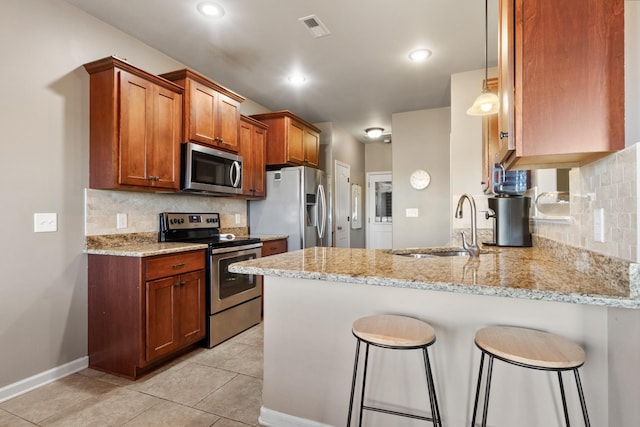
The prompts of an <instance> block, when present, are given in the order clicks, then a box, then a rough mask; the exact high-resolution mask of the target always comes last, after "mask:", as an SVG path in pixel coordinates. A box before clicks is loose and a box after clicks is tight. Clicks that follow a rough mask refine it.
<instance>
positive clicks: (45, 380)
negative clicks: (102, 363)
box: [0, 356, 89, 403]
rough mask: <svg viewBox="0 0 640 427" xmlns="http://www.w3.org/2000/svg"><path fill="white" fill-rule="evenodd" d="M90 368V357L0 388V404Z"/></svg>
mask: <svg viewBox="0 0 640 427" xmlns="http://www.w3.org/2000/svg"><path fill="white" fill-rule="evenodd" d="M88 366H89V357H88V356H84V357H81V358H79V359H76V360H72V361H71V362H69V363H65V364H64V365H60V366H56V367H55V368H52V369H49V370H48V371H44V372H41V373H39V374H36V375H34V376H32V377H29V378H25V379H23V380H20V381H18V382H15V383H13V384H9V385H6V386H4V387H2V388H0V403H1V402H4V401H5V400H9V399H11V398H14V397H16V396H19V395H21V394H23V393H26V392H28V391H31V390H33V389H36V388H38V387H42V386H43V385H45V384H49V383H50V382H53V381H55V380H58V379H60V378H63V377H66V376H67V375H71V374H73V373H75V372H78V371H81V370H83V369H85V368H86V367H88Z"/></svg>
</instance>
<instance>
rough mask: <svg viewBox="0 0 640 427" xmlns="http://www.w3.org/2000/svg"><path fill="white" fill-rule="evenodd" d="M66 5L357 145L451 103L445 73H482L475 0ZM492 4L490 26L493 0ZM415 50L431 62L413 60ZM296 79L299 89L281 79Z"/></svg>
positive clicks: (150, 0) (90, 0) (103, 1)
mask: <svg viewBox="0 0 640 427" xmlns="http://www.w3.org/2000/svg"><path fill="white" fill-rule="evenodd" d="M66 1H67V2H68V3H71V4H73V5H76V6H77V7H79V8H81V9H83V10H84V11H86V12H87V13H89V14H91V15H93V16H95V17H97V18H98V19H100V20H102V21H105V22H107V23H109V24H111V25H113V26H114V27H117V28H119V29H120V30H122V31H124V32H126V33H128V34H130V35H132V36H133V37H135V38H137V39H139V40H142V41H143V42H145V43H146V44H148V45H150V46H152V47H154V48H156V49H158V50H159V51H161V52H163V53H165V54H167V55H169V56H171V57H173V58H175V59H176V60H178V61H180V62H182V63H184V64H185V65H186V66H188V67H189V68H192V69H194V70H196V71H198V72H200V73H202V74H204V75H206V76H208V77H210V78H211V79H212V80H215V81H216V82H217V83H219V84H221V85H223V86H225V87H227V88H229V89H231V90H233V91H235V92H237V93H239V94H241V95H243V96H244V97H246V98H249V99H251V100H253V101H255V102H257V103H259V104H261V105H263V106H265V107H267V108H268V109H270V110H290V111H292V112H293V113H295V114H297V115H299V116H300V117H302V118H303V119H305V120H307V121H309V122H312V123H319V122H333V124H334V126H337V127H340V128H343V129H344V130H346V131H347V132H349V133H351V134H353V135H354V137H356V138H357V139H358V140H361V141H363V142H366V140H367V138H366V137H365V135H364V129H365V128H368V127H382V128H384V129H385V131H384V133H390V132H391V114H393V113H399V112H405V111H414V110H420V109H429V108H439V107H446V106H449V105H450V80H451V79H450V76H451V74H454V73H459V72H463V71H469V70H476V69H481V68H483V67H484V18H485V16H484V4H485V3H484V2H483V1H482V0H455V1H454V0H394V1H392V0H212V1H213V2H215V3H218V4H219V5H221V6H222V7H223V8H224V9H225V15H224V16H223V17H221V18H210V17H205V16H203V15H201V14H200V13H199V12H198V11H197V5H198V4H199V3H200V2H202V1H204V0H180V1H176V0H131V1H128V2H126V3H123V1H122V0H100V1H96V0H66ZM488 3H489V9H490V12H489V28H490V29H496V28H497V23H496V15H497V13H496V12H497V0H490V1H489V2H488ZM309 15H316V16H317V17H318V18H319V19H320V21H322V23H323V24H325V25H326V27H327V28H328V30H329V31H330V35H328V36H324V37H320V38H314V37H313V36H312V35H311V33H310V32H309V31H308V29H307V28H306V27H305V26H304V25H303V24H302V23H301V22H299V21H298V19H299V18H302V17H307V16H309ZM496 32H497V31H496V30H492V31H490V32H489V52H488V55H489V66H494V65H495V64H496V62H497V59H496V58H497V34H496ZM416 48H427V49H429V50H431V51H432V52H433V55H432V56H431V57H430V58H429V59H428V60H427V61H425V62H423V63H413V62H411V61H410V60H409V59H408V54H409V52H410V51H411V50H413V49H416ZM114 53H117V52H114ZM128 60H129V61H130V62H131V63H132V64H134V65H135V63H136V61H135V58H128ZM167 71H169V70H167ZM296 71H297V72H302V73H304V74H305V75H306V77H307V81H306V83H305V84H303V85H301V86H293V85H292V84H291V83H290V82H289V81H288V80H287V77H288V76H289V75H290V74H291V73H292V72H296ZM480 89H481V87H480V86H479V87H478V93H479V92H480Z"/></svg>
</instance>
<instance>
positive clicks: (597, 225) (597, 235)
mask: <svg viewBox="0 0 640 427" xmlns="http://www.w3.org/2000/svg"><path fill="white" fill-rule="evenodd" d="M593 240H595V241H596V242H600V243H604V209H603V208H598V209H594V210H593Z"/></svg>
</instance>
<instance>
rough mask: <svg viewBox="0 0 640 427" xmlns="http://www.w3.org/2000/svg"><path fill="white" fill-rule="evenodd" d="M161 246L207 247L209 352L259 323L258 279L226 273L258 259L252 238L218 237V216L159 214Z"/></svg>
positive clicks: (257, 242)
mask: <svg viewBox="0 0 640 427" xmlns="http://www.w3.org/2000/svg"><path fill="white" fill-rule="evenodd" d="M159 241H161V242H193V243H207V244H208V245H209V249H208V250H207V261H206V265H207V283H208V286H207V288H208V289H207V301H208V303H207V313H208V315H209V322H208V328H207V345H208V347H209V348H211V347H213V346H215V345H217V344H219V343H221V342H222V341H225V340H226V339H228V338H231V337H232V336H234V335H236V334H238V333H240V332H242V331H244V330H245V329H248V328H250V327H251V326H253V325H255V324H257V323H260V320H261V311H262V303H261V301H262V276H257V275H251V274H236V273H231V272H229V268H228V267H229V265H230V264H233V263H234V262H239V261H245V260H249V259H255V258H259V257H260V253H261V247H262V243H261V242H260V239H256V238H238V237H235V236H231V235H226V234H220V214H218V213H175V212H164V213H161V214H160V233H159Z"/></svg>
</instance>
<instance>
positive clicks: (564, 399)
mask: <svg viewBox="0 0 640 427" xmlns="http://www.w3.org/2000/svg"><path fill="white" fill-rule="evenodd" d="M558 384H560V396H561V397H562V410H563V411H564V422H565V423H566V424H567V427H570V426H571V423H570V422H569V410H568V409H567V397H566V395H565V394H564V384H563V382H562V371H558Z"/></svg>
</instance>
